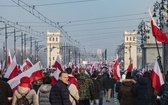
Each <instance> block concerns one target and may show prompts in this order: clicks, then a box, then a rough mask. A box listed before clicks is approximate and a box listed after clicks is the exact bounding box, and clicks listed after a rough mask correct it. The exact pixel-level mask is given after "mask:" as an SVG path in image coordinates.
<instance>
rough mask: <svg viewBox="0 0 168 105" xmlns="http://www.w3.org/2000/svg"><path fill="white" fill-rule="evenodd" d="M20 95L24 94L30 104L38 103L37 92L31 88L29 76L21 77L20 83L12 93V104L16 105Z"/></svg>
mask: <svg viewBox="0 0 168 105" xmlns="http://www.w3.org/2000/svg"><path fill="white" fill-rule="evenodd" d="M22 96H25V97H26V98H27V99H28V101H29V103H30V104H32V105H38V99H37V94H36V92H35V90H34V89H32V85H31V81H30V78H29V77H22V78H21V79H20V85H19V86H18V88H17V90H15V92H14V94H13V100H12V105H17V100H18V99H20V98H21V97H22Z"/></svg>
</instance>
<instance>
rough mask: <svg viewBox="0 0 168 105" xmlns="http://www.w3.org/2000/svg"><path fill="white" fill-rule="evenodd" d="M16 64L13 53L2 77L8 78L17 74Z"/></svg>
mask: <svg viewBox="0 0 168 105" xmlns="http://www.w3.org/2000/svg"><path fill="white" fill-rule="evenodd" d="M18 71H19V70H18V65H17V62H16V57H15V55H14V57H13V61H12V63H11V64H10V65H9V66H8V68H7V70H6V72H5V75H4V77H5V78H8V79H12V78H14V77H16V76H17V75H18Z"/></svg>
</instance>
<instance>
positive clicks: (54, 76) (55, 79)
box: [51, 69, 61, 85]
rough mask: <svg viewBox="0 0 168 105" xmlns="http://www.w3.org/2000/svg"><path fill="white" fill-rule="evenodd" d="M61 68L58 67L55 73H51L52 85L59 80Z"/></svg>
mask: <svg viewBox="0 0 168 105" xmlns="http://www.w3.org/2000/svg"><path fill="white" fill-rule="evenodd" d="M60 72H61V71H60V70H59V69H57V70H56V71H54V73H53V74H51V79H52V83H51V84H52V85H54V84H55V83H56V82H57V80H58V78H59V74H60Z"/></svg>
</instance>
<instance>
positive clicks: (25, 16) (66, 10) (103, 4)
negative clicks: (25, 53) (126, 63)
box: [0, 0, 156, 58]
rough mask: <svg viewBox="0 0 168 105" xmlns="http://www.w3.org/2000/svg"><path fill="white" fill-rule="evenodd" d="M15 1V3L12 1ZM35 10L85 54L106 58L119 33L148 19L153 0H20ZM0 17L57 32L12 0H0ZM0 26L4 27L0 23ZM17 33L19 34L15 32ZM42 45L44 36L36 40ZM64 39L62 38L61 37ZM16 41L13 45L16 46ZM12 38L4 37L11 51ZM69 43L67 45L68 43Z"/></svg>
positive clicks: (2, 40)
mask: <svg viewBox="0 0 168 105" xmlns="http://www.w3.org/2000/svg"><path fill="white" fill-rule="evenodd" d="M14 1H17V0H14ZM21 1H23V2H25V3H26V4H28V5H31V6H33V5H34V7H35V9H36V10H37V11H39V12H40V13H41V14H43V15H44V16H45V17H47V18H48V19H50V20H52V21H54V22H56V23H59V24H60V26H62V27H63V29H64V30H65V31H66V32H67V34H68V35H69V36H70V37H71V38H72V39H74V40H76V41H78V42H80V44H82V45H83V46H84V47H85V48H86V51H87V52H94V53H96V52H97V49H98V48H101V49H102V52H103V51H105V49H107V53H108V57H110V58H112V57H113V56H115V55H114V54H115V51H116V48H117V46H118V45H120V44H121V43H122V41H123V38H124V37H123V32H124V31H128V32H132V31H133V30H136V31H137V27H138V25H139V23H140V22H141V20H147V21H148V20H149V19H148V13H147V7H148V6H149V7H150V8H151V10H153V4H154V3H155V2H156V1H155V0H115V1H114V0H57V1H54V0H21ZM0 16H1V17H3V18H5V19H7V20H9V21H12V22H17V23H18V24H21V25H23V26H27V27H29V26H30V27H31V28H33V29H34V30H37V31H39V32H44V33H47V31H52V32H56V31H57V29H56V28H54V27H51V26H50V25H48V24H46V23H44V22H42V21H41V20H40V19H38V18H36V17H34V16H33V15H32V14H30V13H28V12H27V11H25V10H24V9H23V8H21V7H19V6H18V5H16V4H15V3H14V2H12V0H1V4H0ZM0 27H4V24H2V23H0ZM0 33H1V35H0V38H1V40H0V43H1V45H2V43H3V42H4V31H0ZM18 34H19V33H18ZM37 37H38V38H39V40H42V42H40V43H41V44H45V43H46V40H45V38H44V37H39V36H37ZM62 38H64V37H62ZM19 41H20V39H18V42H17V45H19V43H20V42H19ZM10 42H12V43H13V36H9V38H8V46H9V48H12V46H13V44H11V43H10ZM68 43H70V42H68ZM1 48H2V46H1Z"/></svg>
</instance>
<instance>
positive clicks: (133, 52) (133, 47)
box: [124, 31, 137, 70]
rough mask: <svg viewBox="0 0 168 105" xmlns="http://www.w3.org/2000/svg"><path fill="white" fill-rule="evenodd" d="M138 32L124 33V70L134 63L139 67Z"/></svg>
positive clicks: (134, 65)
mask: <svg viewBox="0 0 168 105" xmlns="http://www.w3.org/2000/svg"><path fill="white" fill-rule="evenodd" d="M136 38H137V32H136V31H133V32H127V31H124V69H125V70H126V69H127V68H128V66H129V65H130V64H131V63H132V64H133V68H135V67H137V40H136Z"/></svg>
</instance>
